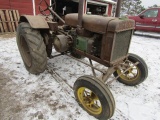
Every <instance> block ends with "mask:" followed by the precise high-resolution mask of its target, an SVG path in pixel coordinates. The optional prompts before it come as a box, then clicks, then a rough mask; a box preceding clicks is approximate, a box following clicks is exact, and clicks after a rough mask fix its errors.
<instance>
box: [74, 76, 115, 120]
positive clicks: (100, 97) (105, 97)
mask: <svg viewBox="0 0 160 120" xmlns="http://www.w3.org/2000/svg"><path fill="white" fill-rule="evenodd" d="M74 94H75V97H76V100H77V102H78V103H79V105H80V106H81V107H82V108H83V109H84V110H86V111H87V112H88V113H89V114H90V115H93V116H94V117H96V118H98V119H100V120H106V119H109V118H111V117H112V116H113V114H114V110H115V101H114V98H113V95H112V93H111V92H110V90H109V89H108V87H107V86H106V85H105V84H104V83H103V82H102V81H100V80H99V79H97V78H95V77H92V76H82V77H80V78H78V79H77V81H76V82H75V84H74Z"/></svg>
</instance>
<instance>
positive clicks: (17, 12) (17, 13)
mask: <svg viewBox="0 0 160 120" xmlns="http://www.w3.org/2000/svg"><path fill="white" fill-rule="evenodd" d="M16 15H17V20H18V21H19V18H20V16H19V11H18V10H16Z"/></svg>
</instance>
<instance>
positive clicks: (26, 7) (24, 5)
mask: <svg viewBox="0 0 160 120" xmlns="http://www.w3.org/2000/svg"><path fill="white" fill-rule="evenodd" d="M10 4H11V9H17V10H19V13H20V15H22V14H28V15H33V5H32V0H10Z"/></svg>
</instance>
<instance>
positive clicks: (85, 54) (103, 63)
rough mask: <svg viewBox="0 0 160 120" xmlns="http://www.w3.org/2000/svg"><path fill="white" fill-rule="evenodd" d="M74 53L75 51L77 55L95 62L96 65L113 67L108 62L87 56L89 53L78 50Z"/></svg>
mask: <svg viewBox="0 0 160 120" xmlns="http://www.w3.org/2000/svg"><path fill="white" fill-rule="evenodd" d="M75 51H76V53H78V54H79V55H82V56H85V57H88V58H90V59H92V60H94V61H96V62H98V63H100V64H102V65H104V66H106V67H110V66H113V65H112V64H111V63H109V62H108V61H105V60H102V59H100V58H98V57H95V56H93V55H91V54H89V53H86V52H83V51H81V50H78V49H75Z"/></svg>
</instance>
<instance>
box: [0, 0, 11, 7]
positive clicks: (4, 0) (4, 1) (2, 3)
mask: <svg viewBox="0 0 160 120" xmlns="http://www.w3.org/2000/svg"><path fill="white" fill-rule="evenodd" d="M0 9H10V2H9V0H0Z"/></svg>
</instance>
